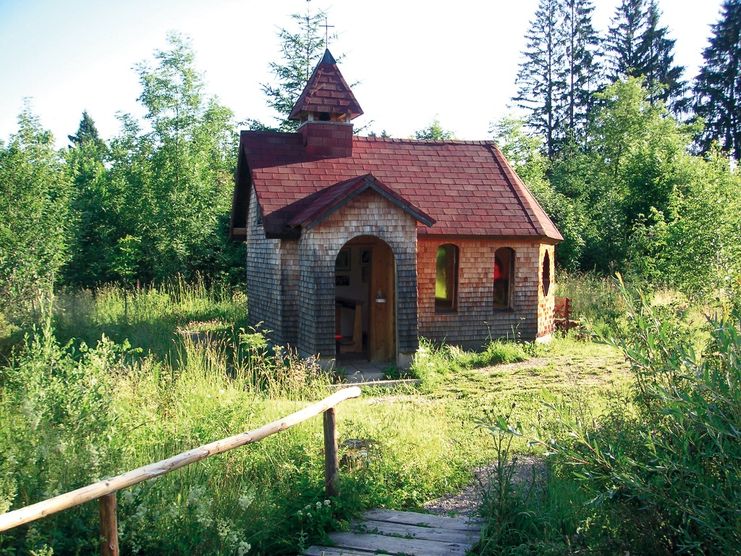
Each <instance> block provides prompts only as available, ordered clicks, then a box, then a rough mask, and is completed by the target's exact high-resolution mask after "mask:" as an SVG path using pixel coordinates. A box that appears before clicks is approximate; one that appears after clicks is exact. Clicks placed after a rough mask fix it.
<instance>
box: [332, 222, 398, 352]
mask: <svg viewBox="0 0 741 556" xmlns="http://www.w3.org/2000/svg"><path fill="white" fill-rule="evenodd" d="M335 345H336V355H337V359H338V360H340V361H342V360H366V361H368V360H369V361H379V362H381V361H395V359H396V264H395V259H394V253H393V251H392V250H391V247H389V245H388V244H387V243H386V242H385V241H383V240H381V239H379V238H377V237H375V236H359V237H356V238H353V239H352V240H350V241H348V242H347V243H346V244H345V245H343V246H342V248H341V249H340V251H339V252H338V253H337V258H336V260H335Z"/></svg>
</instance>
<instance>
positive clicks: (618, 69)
mask: <svg viewBox="0 0 741 556" xmlns="http://www.w3.org/2000/svg"><path fill="white" fill-rule="evenodd" d="M660 17H661V12H660V11H659V8H658V5H657V4H656V1H655V0H622V1H621V3H620V5H619V6H618V7H617V9H616V10H615V15H614V17H613V19H612V25H611V27H610V29H609V31H608V36H607V40H606V54H607V58H608V60H609V64H610V69H611V78H612V80H613V81H614V80H617V79H622V78H625V77H643V79H644V81H645V85H646V87H647V88H648V90H649V91H650V96H649V100H650V101H651V102H656V101H658V100H661V101H664V102H665V103H666V104H667V105H668V106H669V107H670V108H671V109H672V110H673V111H675V112H681V111H682V110H683V109H684V108H685V107H686V100H685V98H684V97H685V91H686V89H687V85H686V83H685V82H684V81H683V80H682V73H683V72H684V68H683V67H682V66H678V65H675V64H674V43H675V41H674V40H673V39H670V38H669V37H668V35H669V30H668V29H667V28H666V27H662V26H661V25H660V23H659V19H660Z"/></svg>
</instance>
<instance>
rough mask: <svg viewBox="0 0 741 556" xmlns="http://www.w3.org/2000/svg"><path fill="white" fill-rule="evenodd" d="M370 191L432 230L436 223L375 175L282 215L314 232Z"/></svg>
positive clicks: (355, 180)
mask: <svg viewBox="0 0 741 556" xmlns="http://www.w3.org/2000/svg"><path fill="white" fill-rule="evenodd" d="M368 190H371V191H375V192H376V193H378V194H379V195H381V196H382V197H384V198H385V199H386V200H388V201H389V202H391V203H392V204H394V205H396V206H397V207H399V208H400V209H402V210H403V211H404V212H406V213H408V214H410V215H411V216H412V217H413V218H414V219H415V220H417V221H419V222H422V223H423V224H426V225H428V226H432V225H433V224H434V223H435V221H434V220H433V219H432V218H430V217H429V216H428V215H427V214H425V213H424V212H423V211H421V210H420V209H418V208H417V207H415V206H414V205H412V204H411V203H410V202H409V201H407V200H406V199H404V198H403V197H402V196H401V195H399V194H398V193H396V192H395V191H393V190H392V189H389V188H388V187H386V186H385V185H383V184H382V183H381V182H379V181H378V180H377V179H376V178H375V177H373V174H365V175H364V176H358V177H356V178H351V179H349V180H345V181H341V182H340V183H336V184H335V185H331V186H329V187H326V188H324V189H322V190H320V191H318V192H316V193H314V194H313V195H309V196H308V197H304V198H303V199H300V200H298V201H296V202H295V203H293V204H292V205H288V206H287V207H284V208H283V209H281V212H282V213H283V214H284V215H285V217H286V219H287V220H288V225H289V226H292V227H298V226H301V227H305V228H313V227H314V226H316V225H317V224H319V223H321V222H322V221H323V220H324V219H325V218H326V217H328V216H329V215H330V214H332V213H333V212H335V211H336V210H337V209H339V208H341V207H342V206H344V205H345V204H346V203H348V202H349V201H351V200H352V199H354V198H355V197H357V196H358V195H360V194H361V193H363V192H364V191H368Z"/></svg>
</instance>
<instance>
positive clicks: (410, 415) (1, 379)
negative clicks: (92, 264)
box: [0, 284, 486, 554]
mask: <svg viewBox="0 0 741 556" xmlns="http://www.w3.org/2000/svg"><path fill="white" fill-rule="evenodd" d="M126 295H129V296H130V297H129V299H128V301H127V300H126V299H125V296H126ZM242 301H243V299H240V297H239V296H238V295H234V294H232V293H231V292H228V291H224V292H222V293H219V292H214V291H210V290H208V289H206V288H201V286H198V285H196V286H194V288H193V289H188V288H187V287H185V286H184V285H177V284H175V285H170V286H165V287H151V288H146V289H141V290H138V291H135V292H127V293H124V292H123V291H122V290H121V289H119V288H114V287H111V288H103V289H102V290H100V291H95V292H84V293H81V294H73V293H67V294H65V295H63V296H62V299H61V307H59V308H58V309H57V311H56V313H55V315H54V318H53V319H51V318H50V319H47V320H46V325H45V326H44V327H43V328H41V329H37V330H35V332H34V333H32V334H31V335H29V337H28V339H27V340H26V342H25V343H24V344H23V345H22V346H19V347H18V349H16V351H15V354H14V356H13V357H12V360H11V361H10V362H9V364H8V365H7V366H4V367H1V368H0V422H2V423H3V426H2V427H0V511H4V510H8V509H13V508H18V507H21V506H25V505H28V504H31V503H34V502H37V501H40V500H42V499H45V498H48V497H50V496H53V495H55V494H59V493H62V492H65V491H68V490H71V489H74V488H77V487H80V486H83V485H85V484H87V483H89V482H93V481H95V480H99V479H100V478H103V477H106V476H112V475H116V474H119V473H122V472H124V471H127V470H129V469H133V468H135V467H138V466H140V465H145V464H147V463H151V462H154V461H157V460H160V459H163V458H166V457H168V456H171V455H173V454H175V453H178V452H181V451H184V450H187V449H190V448H193V447H196V446H199V445H201V444H204V443H206V442H210V441H213V440H216V439H218V438H222V437H225V436H229V435H232V434H236V433H238V432H241V431H245V430H249V429H252V428H255V427H258V426H260V425H262V424H264V423H266V422H269V421H271V420H274V419H277V418H279V417H281V416H283V415H286V414H288V413H290V412H292V411H295V410H297V409H299V408H300V407H303V406H304V405H305V404H306V402H307V401H308V400H315V399H319V398H321V397H323V396H325V395H326V394H327V393H328V392H329V389H330V383H331V377H330V376H328V375H327V374H326V373H324V372H323V371H322V370H321V369H320V368H319V366H318V365H317V364H316V362H315V361H313V360H311V359H303V358H301V357H299V356H298V355H297V354H295V353H293V352H288V351H285V350H282V349H275V348H271V347H270V346H269V345H268V343H267V342H266V340H265V337H264V336H263V335H262V334H260V333H259V332H256V331H254V330H249V329H247V330H244V329H242V328H240V327H238V325H237V324H235V323H238V322H239V319H243V318H244V317H243V313H244V305H243V303H242ZM77 303H79V306H78V305H77ZM55 323H56V326H57V329H56V330H55V328H54V325H55ZM76 332H77V333H78V334H79V336H82V338H83V340H79V339H77V338H75V339H74V341H70V340H71V339H72V337H73V335H74V334H75V333H76ZM84 338H89V339H90V341H89V342H88V341H85V340H84ZM114 338H115V341H114ZM338 430H339V435H340V442H341V443H342V442H343V441H344V440H346V439H367V440H370V441H372V444H373V446H374V449H373V450H372V451H371V453H370V454H369V455H368V457H367V458H366V459H365V460H364V461H363V462H362V463H361V465H353V466H351V467H349V468H343V470H342V473H341V475H342V495H341V496H340V497H339V498H337V499H334V500H331V501H330V502H329V503H328V504H327V503H325V501H324V497H323V453H322V450H323V440H322V438H323V436H322V428H321V419H314V420H312V421H310V422H307V423H305V424H302V425H300V426H297V427H295V428H293V429H291V430H289V431H286V432H284V433H281V434H279V435H277V436H274V437H271V438H268V439H266V440H264V441H262V442H260V443H258V444H255V445H251V446H247V447H244V448H241V449H238V450H234V451H232V452H229V453H227V454H223V455H221V456H217V457H213V458H209V459H208V460H205V461H203V462H201V463H198V464H195V465H192V466H189V467H187V468H185V469H182V470H179V471H177V472H174V473H171V474H169V475H167V476H165V477H161V478H159V479H156V480H153V481H149V482H146V483H142V484H140V485H138V486H135V487H132V488H130V489H125V490H124V491H122V492H120V493H119V523H120V538H121V544H122V548H123V550H124V551H125V552H127V553H134V554H153V553H167V554H245V553H256V554H292V553H295V552H296V551H297V550H299V549H300V548H301V547H302V546H304V545H306V544H307V543H310V542H315V541H320V540H322V537H323V535H324V534H325V531H326V529H327V527H330V526H331V527H340V526H341V524H342V522H343V521H346V520H348V519H349V518H350V517H351V516H353V515H355V514H356V513H357V512H359V511H360V510H361V509H363V508H367V507H371V506H377V505H387V506H394V507H400V508H401V507H412V508H418V507H419V505H420V504H422V503H423V502H424V501H426V500H428V499H429V498H431V497H433V496H435V495H439V494H442V493H443V492H445V491H448V490H451V489H455V488H457V487H459V486H461V485H462V484H464V483H465V482H466V480H467V479H468V469H469V468H470V467H471V466H472V465H473V464H475V463H477V462H478V461H480V460H481V459H482V458H485V457H486V454H485V453H483V452H482V451H481V450H480V449H479V448H478V447H477V443H478V442H479V441H480V439H481V436H482V435H481V434H480V433H478V432H476V431H475V429H474V427H473V425H462V424H461V423H460V422H459V421H458V420H456V419H452V418H451V416H450V415H449V411H448V409H447V407H446V406H445V405H444V404H441V405H438V404H428V403H426V402H425V401H424V400H422V399H419V398H414V397H413V398H410V399H406V400H399V401H398V402H397V401H395V400H393V399H392V400H389V402H388V403H381V404H378V403H371V402H370V401H366V400H362V399H361V400H357V401H350V402H346V403H344V404H343V405H342V406H341V407H340V408H339V409H338ZM451 443H454V445H455V446H456V449H455V451H454V452H453V453H451ZM344 450H345V448H342V449H341V455H342V454H343V453H344ZM317 504H319V505H320V506H321V511H318V510H317V511H315V512H307V511H306V506H307V505H312V507H314V508H316V506H317ZM309 513H311V515H310V516H309V515H308V514H309ZM97 530H98V517H97V507H96V505H95V504H93V503H91V504H87V505H85V506H82V507H79V508H76V509H73V510H69V511H65V512H63V513H61V514H58V515H56V516H53V517H50V518H48V519H44V520H42V521H38V522H36V523H34V524H31V525H28V526H24V527H21V528H18V529H15V530H13V531H12V532H11V533H8V534H4V535H2V536H1V537H0V553H34V552H37V553H42V552H43V551H44V550H47V549H49V548H51V549H53V551H54V554H78V553H92V552H94V551H96V550H97V544H98V537H97Z"/></svg>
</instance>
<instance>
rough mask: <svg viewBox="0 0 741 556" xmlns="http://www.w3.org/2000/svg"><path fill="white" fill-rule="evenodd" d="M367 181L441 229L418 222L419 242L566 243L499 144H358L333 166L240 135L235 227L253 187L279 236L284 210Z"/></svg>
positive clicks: (292, 138) (291, 144)
mask: <svg viewBox="0 0 741 556" xmlns="http://www.w3.org/2000/svg"><path fill="white" fill-rule="evenodd" d="M365 174H372V175H373V176H374V177H375V179H376V180H378V181H380V182H382V183H383V185H384V187H386V188H387V189H388V190H390V191H392V192H393V193H394V194H395V195H397V196H398V197H400V198H403V199H404V200H405V201H406V202H408V203H409V205H410V206H413V207H415V208H416V209H417V210H419V211H420V212H422V213H424V214H425V215H427V216H429V218H431V219H432V220H434V221H435V223H434V224H432V225H430V224H427V223H426V222H424V221H420V225H419V227H418V234H419V235H420V236H421V235H466V236H502V237H532V238H535V237H539V238H544V239H549V240H553V241H560V240H562V239H563V237H562V236H561V234H560V233H559V232H558V230H557V229H556V227H555V226H554V224H553V222H551V220H550V218H548V216H547V215H546V213H545V211H544V210H543V209H542V208H541V207H540V205H539V204H538V203H537V201H536V200H535V198H534V197H533V196H532V194H531V193H530V192H529V191H528V190H527V188H526V187H525V185H524V184H523V183H522V181H521V180H520V178H519V177H518V176H517V175H516V174H515V172H514V171H513V170H512V168H511V167H510V166H509V163H508V162H507V161H506V160H505V158H504V156H503V155H502V153H501V151H500V150H499V149H498V148H497V147H496V145H495V144H494V143H493V142H490V141H444V142H437V141H416V140H405V139H382V138H371V137H352V151H351V154H350V155H349V156H345V157H335V158H328V157H322V156H317V155H311V154H309V153H307V149H306V147H305V145H304V141H303V138H302V135H301V134H300V133H280V132H242V135H241V139H240V160H239V169H238V175H237V190H236V192H235V204H234V210H235V214H234V215H233V223H232V225H233V226H238V225H239V224H240V220H239V219H240V218H241V219H242V220H241V222H244V215H245V214H246V208H247V203H248V202H249V201H248V200H249V188H250V186H254V188H255V193H256V195H257V200H258V202H259V205H260V209H261V211H262V215H263V218H264V222H265V227H266V230H267V229H268V228H270V229H272V230H277V229H280V228H282V226H283V225H284V224H285V223H286V222H287V220H286V219H285V212H284V209H286V207H288V206H290V205H293V204H295V203H297V202H299V201H300V200H302V199H305V198H307V197H309V196H311V195H314V194H316V193H318V192H320V191H323V190H325V189H327V188H331V187H332V186H335V185H336V184H338V183H340V182H343V181H345V180H350V179H352V178H356V177H357V176H359V175H365ZM242 225H244V224H242ZM237 235H238V234H237Z"/></svg>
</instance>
